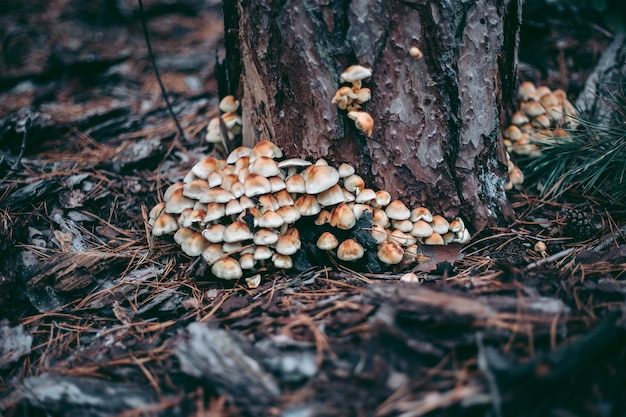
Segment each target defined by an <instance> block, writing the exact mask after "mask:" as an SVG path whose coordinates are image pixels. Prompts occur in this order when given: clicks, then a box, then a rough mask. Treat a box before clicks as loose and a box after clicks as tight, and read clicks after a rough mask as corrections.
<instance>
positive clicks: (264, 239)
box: [252, 229, 279, 246]
mask: <svg viewBox="0 0 626 417" xmlns="http://www.w3.org/2000/svg"><path fill="white" fill-rule="evenodd" d="M278 238H279V235H278V232H276V231H275V230H272V229H258V230H257V231H256V232H254V236H253V237H252V241H253V242H254V244H255V245H258V246H268V245H273V244H274V243H276V242H278Z"/></svg>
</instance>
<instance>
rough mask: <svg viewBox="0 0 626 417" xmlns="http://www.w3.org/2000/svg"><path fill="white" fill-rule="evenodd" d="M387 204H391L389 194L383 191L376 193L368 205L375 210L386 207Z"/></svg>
mask: <svg viewBox="0 0 626 417" xmlns="http://www.w3.org/2000/svg"><path fill="white" fill-rule="evenodd" d="M389 203H391V194H389V193H388V192H387V191H385V190H378V191H376V198H375V199H374V201H372V202H371V203H370V204H372V205H374V207H375V208H381V207H386V206H387V205H388V204H389Z"/></svg>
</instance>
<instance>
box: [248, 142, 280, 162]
mask: <svg viewBox="0 0 626 417" xmlns="http://www.w3.org/2000/svg"><path fill="white" fill-rule="evenodd" d="M260 156H267V157H270V158H282V157H283V151H282V150H281V149H280V148H279V147H278V146H276V145H275V144H273V143H272V142H270V141H269V140H262V141H260V142H257V144H256V145H254V147H253V148H252V152H251V153H250V163H252V162H254V160H255V159H257V158H258V157H260Z"/></svg>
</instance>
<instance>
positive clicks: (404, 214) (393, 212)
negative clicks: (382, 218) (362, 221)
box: [385, 200, 411, 220]
mask: <svg viewBox="0 0 626 417" xmlns="http://www.w3.org/2000/svg"><path fill="white" fill-rule="evenodd" d="M385 213H386V214H387V217H389V218H390V219H392V220H406V219H408V218H409V217H411V210H409V209H408V208H407V206H405V205H404V203H403V202H402V201H400V200H393V201H391V202H390V203H389V204H388V205H387V208H385Z"/></svg>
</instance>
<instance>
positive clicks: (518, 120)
mask: <svg viewBox="0 0 626 417" xmlns="http://www.w3.org/2000/svg"><path fill="white" fill-rule="evenodd" d="M529 122H530V119H529V118H528V116H526V114H525V113H524V112H522V111H520V110H518V111H516V112H515V113H513V115H512V116H511V123H513V124H514V125H515V126H521V125H523V124H524V123H529Z"/></svg>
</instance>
